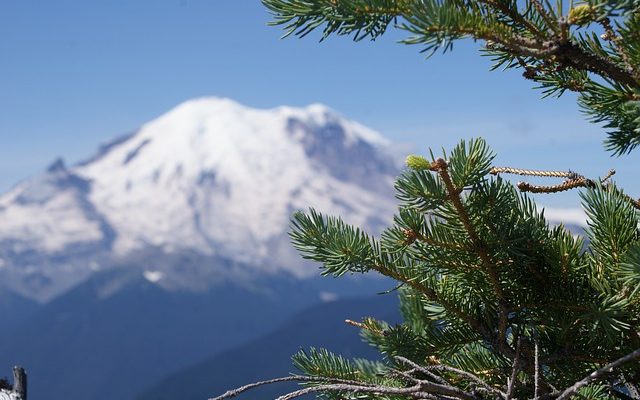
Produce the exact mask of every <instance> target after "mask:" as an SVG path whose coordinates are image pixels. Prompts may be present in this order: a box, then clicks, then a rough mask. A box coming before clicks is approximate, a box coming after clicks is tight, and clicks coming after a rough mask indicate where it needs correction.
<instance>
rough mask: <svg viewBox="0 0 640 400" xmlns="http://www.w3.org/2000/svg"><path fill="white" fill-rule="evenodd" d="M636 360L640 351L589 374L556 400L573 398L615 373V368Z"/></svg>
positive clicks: (639, 355)
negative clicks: (589, 385)
mask: <svg viewBox="0 0 640 400" xmlns="http://www.w3.org/2000/svg"><path fill="white" fill-rule="evenodd" d="M636 358H640V349H638V350H636V351H634V352H632V353H629V354H627V355H626V356H624V357H621V358H619V359H617V360H615V361H613V362H611V363H609V364H607V365H605V366H604V367H602V368H600V369H598V370H596V371H594V372H592V373H591V374H589V376H587V377H585V378H584V379H582V380H581V381H578V382H576V383H575V384H574V385H572V386H571V387H569V388H567V389H566V390H565V391H564V392H562V393H561V394H560V396H558V397H557V399H556V400H565V399H568V398H569V397H571V396H573V395H574V394H575V393H576V392H577V391H578V390H580V389H581V388H583V387H585V386H587V385H588V384H590V383H592V382H596V381H598V380H600V379H602V378H604V377H605V376H606V375H608V374H610V373H612V372H614V370H615V368H618V367H619V366H621V365H623V364H626V363H628V362H629V361H633V360H635V359H636Z"/></svg>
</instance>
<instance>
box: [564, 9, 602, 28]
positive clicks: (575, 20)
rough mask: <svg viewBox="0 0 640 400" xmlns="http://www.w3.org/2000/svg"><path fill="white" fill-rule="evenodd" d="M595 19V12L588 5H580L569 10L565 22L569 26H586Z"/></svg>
mask: <svg viewBox="0 0 640 400" xmlns="http://www.w3.org/2000/svg"><path fill="white" fill-rule="evenodd" d="M595 19H596V10H595V8H593V7H592V6H590V5H589V4H580V5H578V6H575V7H573V8H572V9H571V10H569V16H568V18H567V22H568V23H569V24H570V25H578V26H586V25H589V24H590V23H591V22H593V21H595Z"/></svg>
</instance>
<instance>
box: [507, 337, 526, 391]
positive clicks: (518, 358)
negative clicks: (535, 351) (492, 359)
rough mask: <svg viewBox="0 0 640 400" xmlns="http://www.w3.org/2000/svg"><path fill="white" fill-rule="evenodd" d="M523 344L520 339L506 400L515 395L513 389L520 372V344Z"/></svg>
mask: <svg viewBox="0 0 640 400" xmlns="http://www.w3.org/2000/svg"><path fill="white" fill-rule="evenodd" d="M521 343H522V338H521V337H519V338H518V343H517V344H516V356H515V357H514V359H513V369H512V371H511V379H509V385H508V386H507V397H506V400H510V399H511V396H512V395H513V388H514V387H515V382H516V377H517V374H518V371H519V370H520V368H519V367H520V344H521Z"/></svg>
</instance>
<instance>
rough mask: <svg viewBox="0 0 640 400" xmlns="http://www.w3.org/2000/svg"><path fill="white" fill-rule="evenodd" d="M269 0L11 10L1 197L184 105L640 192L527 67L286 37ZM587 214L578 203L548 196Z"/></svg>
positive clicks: (100, 1)
mask: <svg viewBox="0 0 640 400" xmlns="http://www.w3.org/2000/svg"><path fill="white" fill-rule="evenodd" d="M269 19H270V17H269V15H268V13H267V11H266V10H265V9H264V8H263V6H262V5H261V4H260V2H259V1H257V0H255V1H254V0H94V1H90V2H88V1H86V0H51V1H46V2H45V1H35V0H3V1H1V2H0V110H1V111H0V191H6V190H7V189H9V188H10V187H11V186H12V185H13V184H15V183H16V182H18V181H19V180H21V179H24V178H26V177H28V176H30V175H33V174H36V173H38V172H39V171H41V170H43V169H44V168H46V166H47V165H48V164H49V163H50V162H51V161H53V160H54V159H55V158H56V157H63V158H64V159H65V160H66V161H67V162H68V163H69V164H73V163H74V162H77V161H79V160H81V159H83V158H86V157H88V156H89V155H91V154H92V153H93V152H94V150H95V149H96V147H97V146H98V145H99V144H100V143H102V142H104V141H106V140H108V139H110V138H112V137H115V136H119V135H121V134H123V133H127V132H131V131H133V130H135V129H136V127H138V126H139V125H141V124H142V123H144V122H146V121H149V120H150V119H152V118H154V117H157V116H158V115H160V114H162V113H163V112H165V111H167V110H168V109H169V108H171V107H173V106H175V105H176V104H178V103H180V102H182V101H184V100H187V99H190V98H193V97H199V96H224V97H230V98H232V99H235V100H237V101H239V102H241V103H244V104H246V105H249V106H254V107H267V108H268V107H275V106H278V105H283V104H286V105H299V106H302V105H307V104H310V103H314V102H322V103H325V104H327V105H329V106H330V107H332V108H334V109H336V110H338V111H339V112H341V113H342V114H344V115H346V116H348V117H350V118H352V119H355V120H358V121H359V122H361V123H363V124H365V125H368V126H370V127H372V128H374V129H376V130H378V131H380V132H381V133H383V134H384V135H385V136H387V137H389V138H390V139H392V140H394V141H398V142H403V143H411V144H413V145H414V146H415V149H416V151H421V150H425V149H426V148H427V147H429V146H432V147H435V148H440V147H441V146H445V147H450V146H451V145H453V144H454V143H456V142H457V141H458V140H459V139H461V138H465V137H473V136H484V137H486V138H487V139H488V141H489V143H490V144H491V145H492V147H493V148H494V149H495V150H496V151H497V152H498V160H497V164H502V165H505V164H508V165H514V166H522V167H528V168H549V169H572V170H575V171H578V172H582V173H585V174H589V175H591V176H596V175H598V174H603V173H605V172H606V171H607V170H608V169H610V168H612V167H613V168H616V169H617V171H618V174H617V181H618V182H619V183H620V184H621V185H622V186H624V187H625V188H626V189H627V191H628V192H629V193H630V194H632V195H634V196H637V195H640V183H638V180H637V178H636V177H635V176H634V174H635V171H636V166H637V165H638V161H640V158H639V157H640V156H639V155H638V154H637V153H638V152H636V154H633V155H631V156H625V157H622V158H611V157H609V155H608V154H607V153H606V152H605V151H604V150H603V148H602V140H603V139H604V131H602V130H601V129H600V128H598V127H597V126H594V125H592V124H589V123H587V122H585V121H584V118H583V116H582V115H581V114H580V112H579V110H578V108H577V106H576V105H575V99H574V98H573V97H572V96H567V97H565V98H562V99H560V100H555V99H552V100H544V101H543V100H540V93H539V92H537V91H534V90H532V89H531V83H530V82H527V81H525V80H524V79H523V78H522V77H521V76H520V75H519V73H517V72H515V71H509V72H489V71H488V69H489V66H490V61H489V60H488V59H486V58H485V57H481V56H480V55H479V53H478V52H477V48H476V46H475V44H474V43H472V42H464V43H459V44H457V45H456V46H455V47H454V51H453V52H452V53H448V54H446V55H440V54H439V55H436V56H434V57H432V58H431V59H429V60H426V61H425V60H424V57H422V56H421V55H420V54H419V52H418V51H419V50H420V49H419V48H418V47H415V46H406V45H399V44H397V43H396V41H397V40H399V39H400V38H402V37H404V36H405V34H404V33H403V32H395V31H394V32H390V33H389V34H388V35H387V36H385V37H384V38H382V39H381V40H378V41H376V42H374V43H371V42H359V43H354V42H353V41H351V40H350V39H348V38H344V37H342V38H341V37H336V38H332V39H330V40H327V41H325V42H322V43H318V35H315V36H312V37H308V38H305V39H298V38H288V39H286V40H280V36H281V34H282V32H281V30H280V29H279V28H274V27H268V26H266V23H267V22H268V21H269ZM539 200H540V202H541V203H543V204H552V205H556V206H566V207H570V206H576V205H577V199H576V197H575V196H574V195H570V196H554V197H553V198H549V197H544V198H539Z"/></svg>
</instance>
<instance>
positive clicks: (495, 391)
mask: <svg viewBox="0 0 640 400" xmlns="http://www.w3.org/2000/svg"><path fill="white" fill-rule="evenodd" d="M394 358H395V359H396V360H398V361H400V362H403V363H405V364H407V365H409V366H411V367H413V368H414V369H416V370H418V371H420V372H423V373H428V372H429V371H431V370H440V371H446V372H451V373H454V374H457V375H460V376H462V377H465V378H468V379H470V380H472V381H473V382H475V383H477V384H478V385H480V386H481V387H483V388H484V389H486V390H487V391H488V392H491V393H493V394H495V395H497V396H499V397H502V398H505V397H506V396H507V394H506V393H504V392H502V391H500V390H498V389H495V388H493V387H491V386H489V384H488V383H486V382H485V381H483V380H482V379H480V378H479V377H477V376H476V375H474V374H472V373H470V372H467V371H463V370H461V369H457V368H453V367H450V366H448V365H444V364H438V365H429V366H427V367H423V366H420V365H418V364H416V363H414V362H413V361H411V360H409V359H407V358H404V357H401V356H396V357H394Z"/></svg>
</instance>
